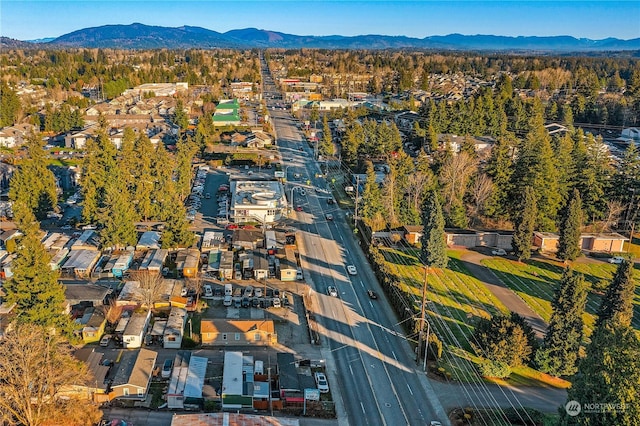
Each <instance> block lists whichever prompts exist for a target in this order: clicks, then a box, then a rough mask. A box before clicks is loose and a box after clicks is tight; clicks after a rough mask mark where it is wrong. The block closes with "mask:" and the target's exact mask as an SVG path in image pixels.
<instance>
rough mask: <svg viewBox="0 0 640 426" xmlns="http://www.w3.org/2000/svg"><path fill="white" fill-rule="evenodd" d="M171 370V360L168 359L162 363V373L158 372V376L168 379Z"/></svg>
mask: <svg viewBox="0 0 640 426" xmlns="http://www.w3.org/2000/svg"><path fill="white" fill-rule="evenodd" d="M171 370H173V360H172V359H168V360H166V361H165V362H164V364H163V365H162V373H160V376H161V377H162V378H163V379H168V378H169V377H171Z"/></svg>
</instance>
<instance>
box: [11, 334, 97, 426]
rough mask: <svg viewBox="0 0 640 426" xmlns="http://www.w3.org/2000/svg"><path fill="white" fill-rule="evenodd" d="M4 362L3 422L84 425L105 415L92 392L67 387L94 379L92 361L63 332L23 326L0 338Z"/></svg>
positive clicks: (35, 425)
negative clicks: (88, 364)
mask: <svg viewBox="0 0 640 426" xmlns="http://www.w3.org/2000/svg"><path fill="white" fill-rule="evenodd" d="M0 366H2V367H1V368H0V423H2V422H3V421H4V422H7V423H8V424H23V425H28V426H38V425H53V424H64V425H70V426H75V425H78V426H81V425H86V424H95V423H96V422H97V421H99V420H100V418H101V417H102V412H101V411H100V410H99V409H98V407H97V406H96V405H94V404H93V403H92V402H90V401H88V400H87V399H86V398H87V394H86V392H82V393H80V394H77V393H73V392H67V391H68V390H70V389H71V387H73V386H74V385H86V384H89V383H91V382H90V376H89V374H88V372H87V367H86V365H85V364H83V363H82V362H80V361H78V360H76V359H75V358H73V356H72V355H71V348H70V346H69V344H68V343H67V342H65V341H64V340H62V338H61V337H60V336H59V335H56V334H53V333H50V332H49V330H47V329H45V328H42V327H38V326H35V325H33V324H28V325H26V324H25V325H19V326H17V327H16V328H15V329H13V330H11V331H10V332H8V333H7V335H6V336H5V338H4V340H3V341H2V344H0ZM2 424H4V423H2Z"/></svg>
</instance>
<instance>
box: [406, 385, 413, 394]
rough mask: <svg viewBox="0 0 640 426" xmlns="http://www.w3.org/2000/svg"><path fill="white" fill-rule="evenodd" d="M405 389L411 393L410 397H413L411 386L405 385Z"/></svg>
mask: <svg viewBox="0 0 640 426" xmlns="http://www.w3.org/2000/svg"><path fill="white" fill-rule="evenodd" d="M407 389H409V392H410V393H411V396H413V391H412V390H411V386H409V383H407Z"/></svg>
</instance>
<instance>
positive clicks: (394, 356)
mask: <svg viewBox="0 0 640 426" xmlns="http://www.w3.org/2000/svg"><path fill="white" fill-rule="evenodd" d="M391 355H393V359H395V360H396V361H398V357H397V356H396V353H395V352H394V351H391Z"/></svg>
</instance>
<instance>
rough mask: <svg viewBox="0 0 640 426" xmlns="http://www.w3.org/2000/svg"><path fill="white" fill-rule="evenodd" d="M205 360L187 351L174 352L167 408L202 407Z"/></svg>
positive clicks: (205, 369)
mask: <svg viewBox="0 0 640 426" xmlns="http://www.w3.org/2000/svg"><path fill="white" fill-rule="evenodd" d="M207 361H208V359H207V358H205V357H200V356H195V355H192V354H191V352H189V351H179V352H178V353H177V354H176V357H175V359H174V362H173V372H172V373H171V380H170V381H169V388H168V389H167V408H168V409H170V410H175V409H180V410H182V409H187V408H190V409H196V410H200V409H202V407H203V405H204V398H203V396H202V389H203V387H204V379H205V375H206V373H207Z"/></svg>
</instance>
